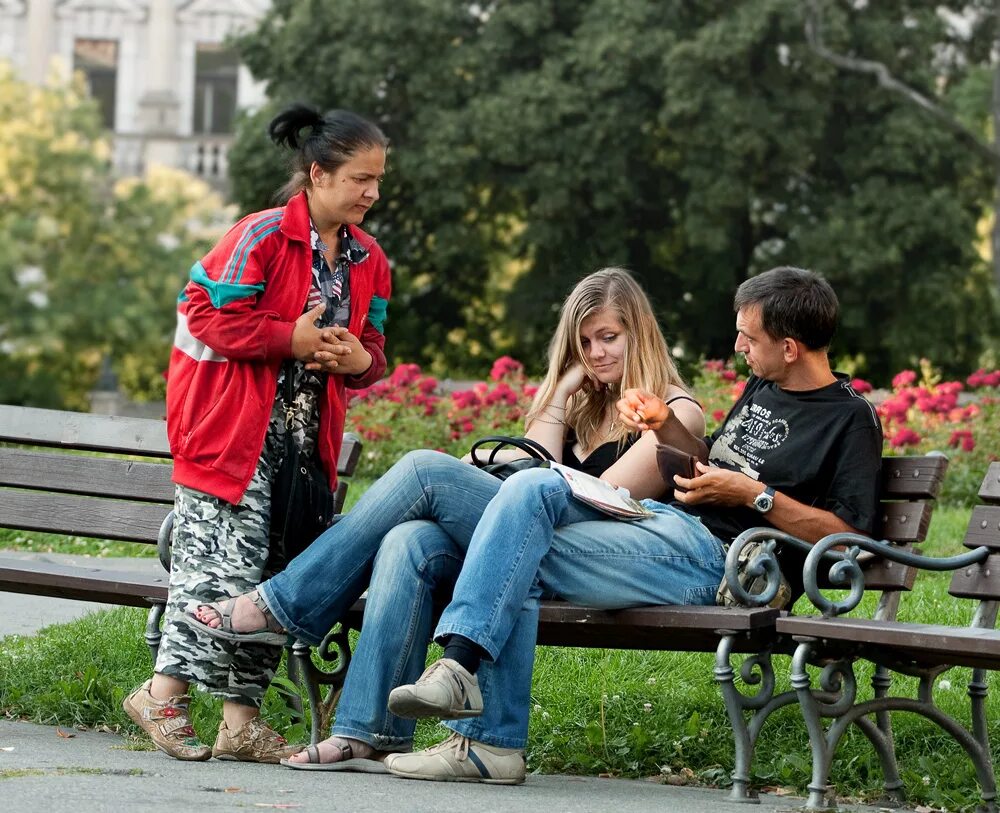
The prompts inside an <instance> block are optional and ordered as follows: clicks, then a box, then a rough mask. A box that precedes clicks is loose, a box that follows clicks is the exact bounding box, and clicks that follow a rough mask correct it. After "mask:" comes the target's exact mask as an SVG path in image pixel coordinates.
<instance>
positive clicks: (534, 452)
mask: <svg viewBox="0 0 1000 813" xmlns="http://www.w3.org/2000/svg"><path fill="white" fill-rule="evenodd" d="M487 443H495V444H496V446H494V447H493V448H492V449H491V450H490V456H489V458H488V459H487V460H486V462H485V463H484V462H483V461H482V460H480V459H479V457H477V455H476V450H477V449H478V448H479V447H480V446H485V445H486V444H487ZM504 446H513V447H514V448H515V449H519V450H520V451H522V452H524V453H525V454H527V455H528V456H529V457H533V458H535V460H550V461H555V458H554V457H553V456H552V455H551V454H549V450H548V449H546V448H545V447H544V446H542V444H541V443H539V442H538V441H537V440H532V439H531V438H515V437H508V436H507V435H488V436H487V437H484V438H480V439H479V440H477V441H476V442H475V443H473V444H472V448H471V449H470V450H469V454H470V455H471V456H472V462H473V463H474V464H475V465H476V466H478V467H479V468H482V467H483V466H488V465H489V464H490V463H492V462H493V461H494V459H495V458H496V454H497V452H498V451H500V449H502V448H503V447H504Z"/></svg>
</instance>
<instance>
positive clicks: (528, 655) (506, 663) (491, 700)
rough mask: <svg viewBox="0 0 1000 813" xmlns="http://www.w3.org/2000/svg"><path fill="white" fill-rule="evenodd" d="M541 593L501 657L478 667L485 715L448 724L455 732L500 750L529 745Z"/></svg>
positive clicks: (519, 616)
mask: <svg viewBox="0 0 1000 813" xmlns="http://www.w3.org/2000/svg"><path fill="white" fill-rule="evenodd" d="M538 593H539V590H538V589H537V588H535V589H534V590H533V591H532V595H531V596H529V597H528V599H527V600H526V601H525V602H524V604H523V605H522V607H521V609H520V611H519V612H518V613H517V619H516V620H515V622H514V626H513V629H512V630H511V632H510V635H509V636H508V637H507V643H506V644H505V645H504V648H503V649H502V650H500V656H499V657H498V658H497V659H496V660H495V661H487V660H484V661H483V662H482V663H481V664H480V665H479V670H478V671H477V672H476V678H477V679H478V680H479V691H480V692H482V695H483V713H482V715H480V716H479V717H471V718H469V719H467V720H449V721H447V722H445V725H446V726H447V727H448V728H450V729H451V730H452V731H457V732H458V733H459V734H463V735H465V736H466V737H469V738H470V739H473V740H477V741H479V742H485V743H486V744H487V745H494V746H496V747H498V748H522V749H523V748H524V747H525V745H526V744H527V742H528V709H529V706H530V698H531V672H532V668H533V666H534V662H535V641H536V640H537V633H538V604H539V601H538Z"/></svg>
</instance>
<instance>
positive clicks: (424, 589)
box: [332, 520, 531, 751]
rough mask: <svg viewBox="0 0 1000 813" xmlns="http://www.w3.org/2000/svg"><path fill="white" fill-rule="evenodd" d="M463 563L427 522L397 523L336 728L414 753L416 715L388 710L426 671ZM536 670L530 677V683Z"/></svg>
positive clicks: (375, 579)
mask: <svg viewBox="0 0 1000 813" xmlns="http://www.w3.org/2000/svg"><path fill="white" fill-rule="evenodd" d="M461 566H462V550H461V549H460V548H459V547H458V546H457V545H456V544H455V542H454V541H453V540H452V539H451V538H450V537H449V536H448V535H447V534H445V533H444V531H442V530H441V528H440V526H438V525H436V524H435V523H433V522H428V521H427V520H414V521H410V522H405V523H403V524H402V525H397V526H396V527H395V528H394V529H393V530H391V531H389V533H388V534H386V536H385V538H384V539H383V540H382V545H381V547H380V548H379V552H378V555H377V556H376V557H375V567H374V570H373V572H372V580H371V585H370V586H369V587H368V599H367V602H366V604H365V618H364V624H363V625H362V629H361V636H360V638H359V639H358V643H357V646H356V647H355V650H354V656H353V658H352V659H351V667H350V669H349V670H348V672H347V680H346V682H345V683H344V691H343V694H342V695H341V697H340V702H339V704H338V706H337V718H336V724H335V725H334V726H333V729H332V733H333V734H339V735H341V736H344V737H353V738H355V739H359V740H362V741H363V742H366V743H368V744H369V745H371V746H373V747H374V748H376V749H377V750H382V751H399V750H407V749H408V747H409V746H410V744H411V743H412V741H413V729H414V727H415V726H416V720H404V719H403V718H401V717H397V716H395V715H394V714H390V713H389V711H388V709H387V708H386V704H387V702H388V698H389V692H390V691H392V690H393V689H394V688H396V686H399V685H400V684H403V683H413V682H414V681H416V679H417V678H418V677H419V676H420V673H421V672H422V671H423V669H424V665H425V663H426V659H427V643H428V641H429V640H430V633H431V624H432V622H433V618H432V617H431V613H432V609H433V597H434V594H435V592H438V591H443V592H444V594H445V595H444V598H447V594H448V593H449V592H450V590H451V587H452V585H453V584H454V583H455V578H456V577H457V576H458V571H459V569H460V568H461ZM530 676H531V672H530V667H529V672H528V679H529V681H530Z"/></svg>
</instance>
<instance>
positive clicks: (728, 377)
mask: <svg viewBox="0 0 1000 813" xmlns="http://www.w3.org/2000/svg"><path fill="white" fill-rule="evenodd" d="M719 377H720V378H721V379H722V380H723V381H735V380H736V370H723V371H722V372H721V373H719Z"/></svg>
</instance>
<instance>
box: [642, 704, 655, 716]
mask: <svg viewBox="0 0 1000 813" xmlns="http://www.w3.org/2000/svg"><path fill="white" fill-rule="evenodd" d="M642 710H643V711H644V712H646V714H649V713H650V712H652V711H653V704H652V703H643V704H642Z"/></svg>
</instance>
